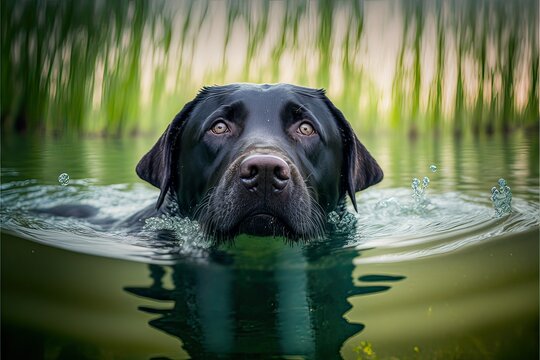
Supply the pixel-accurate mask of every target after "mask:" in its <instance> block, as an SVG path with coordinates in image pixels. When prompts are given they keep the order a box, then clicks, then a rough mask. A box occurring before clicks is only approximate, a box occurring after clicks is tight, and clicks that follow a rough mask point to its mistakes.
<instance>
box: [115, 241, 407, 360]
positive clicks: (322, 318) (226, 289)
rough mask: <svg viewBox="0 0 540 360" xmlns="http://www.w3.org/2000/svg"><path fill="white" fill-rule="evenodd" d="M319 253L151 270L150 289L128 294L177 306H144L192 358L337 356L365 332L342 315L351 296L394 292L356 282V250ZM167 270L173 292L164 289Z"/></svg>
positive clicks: (153, 267)
mask: <svg viewBox="0 0 540 360" xmlns="http://www.w3.org/2000/svg"><path fill="white" fill-rule="evenodd" d="M320 251H321V249H318V250H313V251H310V250H307V251H306V250H304V251H297V250H295V249H294V248H290V247H286V248H285V247H284V249H283V250H282V252H281V253H278V254H277V255H275V256H274V257H273V258H272V264H271V265H268V263H266V264H264V265H261V266H260V267H259V268H258V267H257V266H248V267H244V266H242V264H239V263H237V262H236V261H232V263H231V261H229V263H228V264H220V263H219V262H212V263H204V264H202V263H200V264H194V263H179V264H176V265H173V266H167V267H164V266H159V265H149V270H150V277H151V278H152V284H151V285H150V286H146V287H144V286H143V287H126V288H125V290H126V291H128V292H130V293H132V294H135V295H138V296H142V297H144V298H147V299H153V300H168V301H172V302H174V305H173V307H172V308H168V309H163V304H156V307H155V308H153V307H140V308H139V309H140V310H141V311H144V312H147V313H154V314H157V315H159V316H158V317H157V318H156V319H154V320H152V321H150V325H151V326H153V327H155V328H157V329H159V330H162V331H164V332H166V333H168V334H170V335H173V336H175V337H178V338H179V339H181V340H182V343H183V347H184V350H186V351H187V352H188V353H189V354H190V356H191V357H193V358H205V359H206V358H213V357H219V358H238V357H239V356H240V357H242V356H243V357H245V356H248V358H249V357H251V358H253V357H265V358H266V357H272V356H276V357H281V356H287V355H300V356H302V357H306V358H325V359H330V358H339V357H340V356H339V353H340V349H341V347H342V345H343V343H344V342H345V341H346V340H347V339H348V338H350V337H351V336H353V335H354V334H356V333H358V332H360V331H361V330H362V329H363V328H364V325H362V324H353V323H350V322H348V321H347V320H345V318H344V317H343V315H344V314H345V313H346V312H347V311H348V310H349V309H350V304H349V303H348V301H347V298H349V297H351V296H354V295H358V294H367V293H374V292H381V291H385V290H388V289H389V288H390V287H389V286H365V287H358V286H355V285H353V279H352V277H351V274H352V270H353V267H354V265H353V263H352V259H353V258H354V257H355V256H357V255H358V253H357V252H355V251H344V252H342V253H341V254H337V255H336V254H333V255H332V257H331V259H328V258H325V257H324V256H320V255H319V253H320ZM235 260H236V259H235ZM167 268H170V273H171V278H172V288H170V289H169V288H167V287H170V286H165V284H164V279H165V278H167V277H168V276H169V275H168V271H167V270H168V269H167ZM381 279H382V278H381ZM395 279H398V280H399V279H401V277H397V278H394V281H395Z"/></svg>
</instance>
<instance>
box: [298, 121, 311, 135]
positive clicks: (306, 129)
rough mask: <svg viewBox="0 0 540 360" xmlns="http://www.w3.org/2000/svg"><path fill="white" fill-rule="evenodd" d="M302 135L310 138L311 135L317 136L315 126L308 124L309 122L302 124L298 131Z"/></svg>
mask: <svg viewBox="0 0 540 360" xmlns="http://www.w3.org/2000/svg"><path fill="white" fill-rule="evenodd" d="M297 131H298V132H299V133H300V134H302V135H305V136H310V135H313V134H315V129H314V128H313V126H312V125H311V124H310V123H308V122H303V123H301V124H300V126H299V127H298V130H297Z"/></svg>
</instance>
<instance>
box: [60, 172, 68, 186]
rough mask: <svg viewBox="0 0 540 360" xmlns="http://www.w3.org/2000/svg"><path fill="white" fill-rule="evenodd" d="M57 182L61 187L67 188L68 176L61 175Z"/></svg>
mask: <svg viewBox="0 0 540 360" xmlns="http://www.w3.org/2000/svg"><path fill="white" fill-rule="evenodd" d="M58 182H59V183H60V185H62V186H67V185H68V184H69V175H68V174H66V173H61V174H60V176H58Z"/></svg>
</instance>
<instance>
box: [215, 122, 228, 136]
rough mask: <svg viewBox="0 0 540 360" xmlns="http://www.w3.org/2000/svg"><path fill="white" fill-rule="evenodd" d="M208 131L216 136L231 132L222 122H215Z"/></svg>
mask: <svg viewBox="0 0 540 360" xmlns="http://www.w3.org/2000/svg"><path fill="white" fill-rule="evenodd" d="M210 130H211V131H212V132H213V133H214V134H216V135H221V134H225V133H227V132H230V131H231V129H229V127H228V126H227V124H225V123H224V122H223V121H216V122H215V123H214V125H212V128H211V129H210Z"/></svg>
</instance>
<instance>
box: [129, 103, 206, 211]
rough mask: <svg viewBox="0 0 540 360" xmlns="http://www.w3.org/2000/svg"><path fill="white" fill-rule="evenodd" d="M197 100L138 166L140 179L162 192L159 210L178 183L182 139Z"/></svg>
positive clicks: (180, 115) (184, 111) (189, 104)
mask: <svg viewBox="0 0 540 360" xmlns="http://www.w3.org/2000/svg"><path fill="white" fill-rule="evenodd" d="M196 103H197V98H195V100H193V101H191V102H189V103H187V104H186V105H185V106H184V108H183V109H182V111H180V112H179V113H178V114H177V115H176V116H175V117H174V119H173V121H172V122H171V124H170V125H169V126H168V127H167V129H166V130H165V132H164V133H163V135H161V137H160V138H159V140H158V141H157V143H156V144H155V145H154V146H153V147H152V149H150V151H149V152H148V153H146V155H144V156H143V157H142V159H141V160H140V161H139V163H138V164H137V168H136V172H137V175H139V177H140V178H141V179H143V180H145V181H148V182H149V183H150V184H152V185H154V186H155V187H157V188H159V189H160V190H161V193H160V194H159V198H158V201H157V203H156V208H157V209H159V208H160V207H161V205H162V204H163V201H164V200H165V195H167V193H168V192H169V190H171V189H172V187H171V186H172V185H173V184H174V183H175V181H176V176H177V174H176V173H177V172H176V170H177V166H178V156H179V153H180V137H181V135H182V131H183V129H184V124H185V123H186V122H187V120H188V118H189V116H190V114H191V112H192V111H193V108H194V107H195V105H196Z"/></svg>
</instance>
